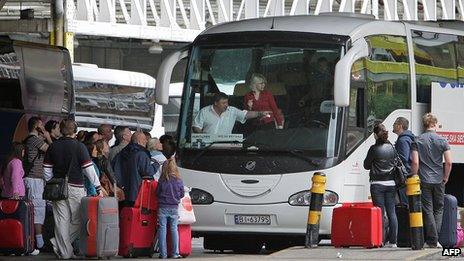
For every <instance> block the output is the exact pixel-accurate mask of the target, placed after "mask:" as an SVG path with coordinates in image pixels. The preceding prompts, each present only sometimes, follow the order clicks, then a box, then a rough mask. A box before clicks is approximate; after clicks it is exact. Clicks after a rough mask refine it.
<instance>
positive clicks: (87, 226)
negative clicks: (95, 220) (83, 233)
mask: <svg viewBox="0 0 464 261" xmlns="http://www.w3.org/2000/svg"><path fill="white" fill-rule="evenodd" d="M89 226H90V219H88V220H87V224H85V229H86V230H87V236H90V228H89Z"/></svg>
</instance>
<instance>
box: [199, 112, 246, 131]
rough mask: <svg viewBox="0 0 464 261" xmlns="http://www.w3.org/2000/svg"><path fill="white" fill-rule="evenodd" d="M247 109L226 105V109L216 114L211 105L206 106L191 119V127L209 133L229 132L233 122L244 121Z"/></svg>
mask: <svg viewBox="0 0 464 261" xmlns="http://www.w3.org/2000/svg"><path fill="white" fill-rule="evenodd" d="M246 114H247V111H245V110H243V111H242V110H239V109H237V108H235V107H233V106H228V107H227V109H226V111H225V112H223V113H221V115H218V114H217V113H216V111H215V110H214V108H213V105H210V106H206V107H204V108H203V109H201V110H200V112H199V113H198V115H197V116H196V117H195V120H194V121H193V127H197V128H199V129H201V130H203V132H204V133H209V134H231V133H232V129H233V128H234V125H235V122H236V121H238V122H240V123H245V122H246Z"/></svg>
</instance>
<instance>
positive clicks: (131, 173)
mask: <svg viewBox="0 0 464 261" xmlns="http://www.w3.org/2000/svg"><path fill="white" fill-rule="evenodd" d="M112 163H113V170H114V176H115V178H116V182H117V184H118V186H119V187H121V188H123V190H124V194H125V197H126V200H127V201H135V199H136V198H137V194H138V192H139V187H140V184H141V183H142V179H152V178H153V176H154V175H155V173H156V171H157V170H156V169H155V168H154V167H153V165H152V164H151V159H150V153H149V152H148V151H147V150H146V149H145V148H144V147H142V146H140V145H139V144H135V143H129V145H127V146H126V147H125V148H124V149H122V150H121V152H119V153H118V154H117V155H116V157H115V158H114V160H113V162H112Z"/></svg>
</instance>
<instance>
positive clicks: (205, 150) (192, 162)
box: [191, 140, 242, 165]
mask: <svg viewBox="0 0 464 261" xmlns="http://www.w3.org/2000/svg"><path fill="white" fill-rule="evenodd" d="M230 143H233V144H239V143H240V144H241V143H242V142H240V141H238V140H233V141H213V142H211V143H210V144H208V145H207V146H205V147H203V148H201V150H202V151H200V152H199V153H198V154H197V155H196V156H195V157H194V158H193V159H192V160H191V164H192V165H193V164H195V163H196V162H197V160H198V159H200V158H201V157H202V156H203V155H204V154H205V153H206V152H207V151H208V149H209V148H210V147H211V146H213V145H214V144H230Z"/></svg>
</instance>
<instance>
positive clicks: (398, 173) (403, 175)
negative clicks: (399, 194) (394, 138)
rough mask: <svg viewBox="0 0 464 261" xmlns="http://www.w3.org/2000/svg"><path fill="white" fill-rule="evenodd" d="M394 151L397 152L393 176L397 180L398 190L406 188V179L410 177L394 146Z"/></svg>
mask: <svg viewBox="0 0 464 261" xmlns="http://www.w3.org/2000/svg"><path fill="white" fill-rule="evenodd" d="M392 147H393V151H394V152H395V166H394V167H393V170H392V172H393V173H392V174H393V176H394V180H395V186H396V188H397V189H402V188H404V187H406V179H407V177H408V171H407V170H406V167H405V166H404V164H403V161H401V158H400V155H399V154H398V152H397V151H396V149H395V147H394V146H393V144H392Z"/></svg>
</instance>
